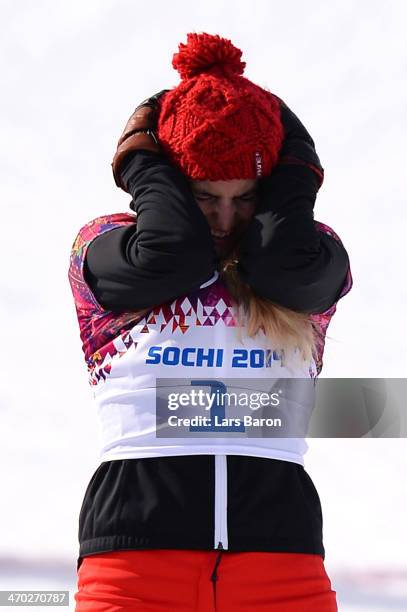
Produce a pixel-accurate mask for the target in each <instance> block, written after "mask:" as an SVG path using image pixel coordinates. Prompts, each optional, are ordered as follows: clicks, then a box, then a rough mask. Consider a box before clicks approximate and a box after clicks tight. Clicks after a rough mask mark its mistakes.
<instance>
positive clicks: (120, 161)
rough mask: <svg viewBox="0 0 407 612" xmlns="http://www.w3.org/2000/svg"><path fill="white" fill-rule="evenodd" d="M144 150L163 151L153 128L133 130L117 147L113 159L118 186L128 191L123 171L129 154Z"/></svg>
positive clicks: (114, 175)
mask: <svg viewBox="0 0 407 612" xmlns="http://www.w3.org/2000/svg"><path fill="white" fill-rule="evenodd" d="M138 150H143V151H150V152H151V153H161V152H162V150H161V147H160V145H159V143H158V140H157V137H156V135H155V134H154V132H153V130H151V129H150V128H148V129H140V128H138V129H137V130H135V131H133V132H132V133H130V134H129V136H128V137H127V138H126V139H125V140H124V141H123V142H122V143H121V145H120V146H119V147H118V148H117V151H116V154H115V156H114V158H113V161H112V171H113V178H114V181H115V183H116V185H117V186H118V187H120V188H121V189H123V190H124V191H126V192H127V186H126V185H125V183H124V181H123V179H122V171H123V168H124V165H125V161H126V160H127V158H128V156H129V155H130V154H131V153H134V152H135V151H138Z"/></svg>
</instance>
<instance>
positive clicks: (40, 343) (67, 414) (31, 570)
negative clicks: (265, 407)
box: [0, 0, 407, 611]
mask: <svg viewBox="0 0 407 612" xmlns="http://www.w3.org/2000/svg"><path fill="white" fill-rule="evenodd" d="M0 8H1V20H2V36H1V66H0V69H1V71H0V74H1V91H2V93H1V98H0V99H1V109H2V110H1V113H0V122H1V129H2V147H1V164H0V173H1V177H0V185H1V187H0V188H1V207H2V208H1V211H2V232H1V247H2V264H3V266H2V283H1V318H2V351H1V374H2V385H1V394H0V411H1V413H0V415H1V451H0V452H1V457H0V459H1V491H2V500H3V501H2V505H1V519H0V542H1V549H0V574H3V579H2V580H1V582H0V588H3V589H5V588H14V587H15V586H18V587H19V588H32V587H34V586H37V587H38V588H40V587H41V586H44V587H47V588H51V586H52V585H53V584H54V582H53V581H55V580H56V581H58V580H60V583H58V584H60V586H63V585H64V584H65V585H67V581H68V580H71V581H73V580H74V578H75V577H74V572H75V561H76V556H77V540H76V534H77V517H78V514H79V509H80V504H81V502H82V498H83V494H84V491H85V488H86V485H87V483H88V481H89V479H90V477H91V475H92V474H93V471H94V470H95V469H96V467H97V465H98V440H97V424H96V418H95V414H94V412H93V406H92V401H91V391H90V388H89V387H88V383H87V374H86V367H85V362H84V360H83V356H82V352H81V343H80V339H79V329H78V325H77V321H76V315H75V310H74V305H73V300H72V296H71V293H70V287H69V284H68V279H67V270H68V263H69V252H70V248H71V245H72V242H73V240H74V238H75V236H76V233H77V232H78V230H79V228H80V227H81V226H82V225H83V224H85V223H86V222H87V221H89V220H90V219H92V218H94V217H96V216H98V215H101V214H106V213H112V212H119V211H127V210H128V203H129V197H128V196H126V195H125V194H124V193H123V192H121V191H120V190H118V189H117V188H116V186H115V184H114V182H113V179H112V174H111V167H110V162H111V158H112V156H113V153H114V151H115V143H116V141H117V139H118V137H119V135H120V133H121V131H122V129H123V127H124V124H125V122H126V121H127V118H128V116H129V115H130V113H131V112H132V110H133V109H134V107H135V106H136V105H137V104H138V103H139V102H140V101H141V100H143V99H145V98H146V97H148V96H149V95H152V94H154V93H156V92H158V91H160V90H161V89H164V88H171V87H174V86H176V85H177V84H178V83H179V77H178V73H177V72H175V71H174V69H173V68H172V66H171V60H172V55H173V54H174V53H175V52H177V50H178V44H179V43H180V42H183V43H185V42H186V34H187V32H192V31H196V32H199V31H205V32H208V33H212V34H220V35H221V36H223V37H226V38H230V39H231V40H232V42H233V44H234V45H235V46H237V47H239V48H240V49H242V51H243V58H242V59H243V61H246V64H247V66H246V70H245V76H246V77H247V78H249V79H250V80H252V81H253V82H255V83H257V84H258V85H260V86H265V87H268V88H270V89H271V91H273V92H275V93H276V94H277V95H279V96H280V97H282V98H283V99H284V100H285V101H286V102H287V104H288V105H289V106H290V107H291V108H292V109H293V110H294V112H295V113H296V114H297V115H298V116H299V117H300V119H301V120H302V121H303V123H304V124H305V125H306V127H307V128H308V130H309V131H310V133H311V135H312V137H313V138H314V140H315V142H316V145H317V150H318V153H319V155H320V158H321V161H322V164H323V166H324V168H325V182H324V185H323V187H322V189H321V191H320V193H319V196H318V200H317V205H316V212H315V218H316V219H317V220H319V221H323V222H326V223H327V224H328V225H330V226H331V227H333V228H334V230H335V231H336V232H337V233H338V234H339V236H340V237H341V238H342V240H343V243H344V245H345V247H346V249H347V251H348V253H349V256H350V260H351V269H352V274H353V279H354V286H353V289H352V291H351V293H350V294H348V295H347V296H346V297H345V298H344V299H343V300H342V301H341V302H340V303H339V305H338V309H337V313H336V315H335V317H334V319H333V320H332V323H331V326H330V328H329V332H328V334H329V336H330V339H328V340H327V344H326V349H325V356H324V370H323V376H324V377H369V378H370V377H405V375H406V332H405V308H406V305H407V290H406V284H405V277H406V274H405V263H404V262H405V261H406V258H405V248H406V239H405V234H406V213H405V198H404V176H405V172H404V167H403V165H404V159H405V150H406V149H405V130H404V133H403V131H402V126H403V124H404V123H405V121H404V119H405V108H406V103H407V100H406V87H405V75H406V73H407V54H406V48H405V47H406V43H405V22H406V18H407V10H406V4H405V3H404V2H403V1H399V2H395V1H393V2H388V3H385V2H382V1H381V2H378V1H373V0H360V1H358V2H356V1H353V2H352V1H349V0H341V2H339V1H336V2H334V1H329V0H328V1H327V0H324V1H321V0H314V1H313V2H302V1H300V0H291V1H290V0H286V1H285V2H281V0H279V1H278V2H277V1H274V0H273V1H270V0H268V1H267V0H257V1H256V0H254V1H253V2H248V1H247V0H245V1H243V0H234V1H233V2H231V1H230V2H225V1H222V0H221V1H215V0H206V1H205V2H202V3H196V2H189V1H187V0H182V1H178V2H177V1H176V0H174V1H172V2H168V1H166V0H158V1H155V2H153V3H145V2H137V1H134V2H131V1H130V0H118V1H113V0H98V1H96V0H86V1H81V2H80V1H78V0H70V1H69V2H68V1H67V0H66V1H62V0H52V1H51V0H49V1H46V0H38V1H37V2H35V3H34V2H28V1H25V0H20V1H19V2H15V1H14V0H13V1H5V0H3V1H2V2H1V3H0ZM403 136H404V138H403ZM406 451H407V441H406V440H405V439H401V440H400V439H387V440H379V439H375V440H372V439H358V440H311V441H310V450H309V452H308V454H307V455H306V468H307V470H308V472H309V473H310V475H311V477H312V478H313V480H314V482H315V485H316V486H317V489H318V491H319V493H320V497H321V501H322V505H323V511H324V541H325V547H326V551H327V556H326V567H327V571H328V573H329V574H330V576H331V578H332V581H333V584H334V587H335V586H336V587H337V589H338V593H340V599H339V601H340V604H341V605H340V609H341V610H346V611H351V610H359V609H366V610H373V609H375V610H376V609H377V610H379V609H380V610H381V609H383V610H389V609H405V607H406V606H407V603H406V602H407V587H406V586H402V581H403V580H404V585H405V584H406V583H407V563H406V559H407V554H406V551H405V549H406V544H407V536H406V528H405V521H404V517H405V508H406V507H407V493H406V485H405V481H406V472H407V453H406ZM58 568H59V569H58ZM53 571H54V573H55V575H54V574H53ZM35 572H37V573H35ZM58 572H59V574H58ZM377 572H380V574H378V573H377ZM57 575H59V576H60V578H57V577H55V576H57ZM64 580H65V582H64ZM30 581H31V582H30ZM55 584H57V582H55ZM65 588H71V589H73V588H74V587H72V586H65ZM396 596H397V597H398V600H396V599H394V598H396ZM72 597H73V590H71V598H72ZM383 597H384V599H383ZM403 597H404V599H403ZM397 602H398V603H399V604H400V607H397V605H398V604H397ZM358 606H360V607H358ZM395 606H396V607H395Z"/></svg>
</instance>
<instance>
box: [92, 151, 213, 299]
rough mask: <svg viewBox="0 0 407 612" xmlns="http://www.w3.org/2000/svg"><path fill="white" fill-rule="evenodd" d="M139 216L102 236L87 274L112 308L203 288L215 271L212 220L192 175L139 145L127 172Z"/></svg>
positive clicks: (94, 245)
mask: <svg viewBox="0 0 407 612" xmlns="http://www.w3.org/2000/svg"><path fill="white" fill-rule="evenodd" d="M122 177H123V180H124V181H125V184H126V186H127V188H128V190H129V193H130V194H131V195H132V197H133V204H132V205H133V206H134V210H135V212H136V213H137V222H135V223H134V224H133V225H131V226H130V227H129V226H127V227H122V228H115V229H113V230H111V231H109V232H106V233H104V234H102V235H100V236H98V237H97V238H96V239H95V240H94V241H93V242H92V243H91V244H90V245H89V248H88V251H87V255H86V259H85V278H86V282H87V283H88V284H89V286H90V288H91V289H92V291H93V293H94V295H95V297H96V299H97V300H98V302H99V303H100V305H101V306H102V307H103V308H105V309H107V310H112V311H126V310H128V311H133V310H141V309H144V308H150V307H151V308H152V307H154V306H157V305H159V304H162V303H164V302H166V301H169V300H171V299H175V298H176V297H179V296H180V295H183V294H185V293H188V292H189V291H191V290H193V289H195V288H198V287H199V286H200V285H201V284H202V283H204V282H205V281H207V280H208V279H209V278H210V277H211V276H212V275H213V273H214V269H215V264H216V255H215V252H214V247H213V241H212V237H211V234H210V229H209V226H208V223H207V221H206V219H205V217H204V215H203V213H202V212H201V210H200V209H199V207H198V205H197V204H196V202H195V199H194V196H193V193H192V190H191V189H190V185H189V183H188V180H187V179H186V177H184V175H183V174H182V173H181V172H180V171H179V170H178V169H176V168H175V166H173V165H172V164H171V163H170V162H169V161H168V160H167V159H166V158H165V157H164V155H161V154H156V153H151V152H148V151H144V150H140V151H137V152H136V153H135V154H134V155H133V156H131V157H130V158H129V160H128V161H127V164H126V166H125V167H124V170H123V172H122Z"/></svg>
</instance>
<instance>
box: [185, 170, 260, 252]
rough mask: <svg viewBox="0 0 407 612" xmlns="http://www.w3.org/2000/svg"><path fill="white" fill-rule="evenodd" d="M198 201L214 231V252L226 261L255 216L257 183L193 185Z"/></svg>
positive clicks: (194, 182)
mask: <svg viewBox="0 0 407 612" xmlns="http://www.w3.org/2000/svg"><path fill="white" fill-rule="evenodd" d="M190 184H191V187H192V191H193V194H194V197H195V200H196V202H197V204H198V206H199V208H200V209H201V210H202V212H203V214H204V215H205V217H206V220H207V222H208V224H209V227H210V229H211V233H212V236H213V240H214V244H215V250H216V253H217V255H218V256H219V257H221V258H223V257H226V256H227V255H228V254H229V253H230V252H231V251H232V250H233V248H234V246H235V245H236V244H237V243H238V241H239V240H240V238H241V236H242V234H243V232H244V230H245V228H246V226H247V225H248V223H249V222H250V220H251V218H252V217H253V215H254V211H255V208H256V202H257V193H256V186H257V180H256V179H232V180H230V181H193V180H191V181H190Z"/></svg>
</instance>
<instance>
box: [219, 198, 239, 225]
mask: <svg viewBox="0 0 407 612" xmlns="http://www.w3.org/2000/svg"><path fill="white" fill-rule="evenodd" d="M236 218H237V211H236V206H235V205H234V203H233V201H231V200H221V201H220V202H219V204H218V206H217V208H216V219H215V225H216V229H217V230H219V231H221V232H231V231H232V230H233V228H234V226H235V225H236Z"/></svg>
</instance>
